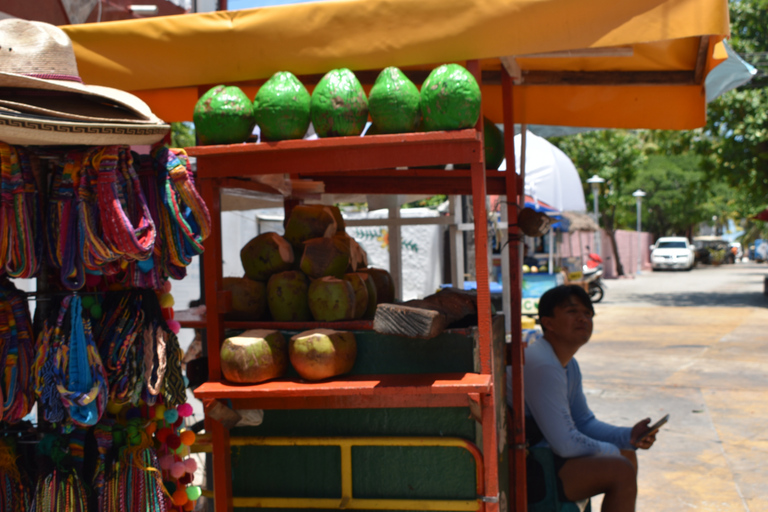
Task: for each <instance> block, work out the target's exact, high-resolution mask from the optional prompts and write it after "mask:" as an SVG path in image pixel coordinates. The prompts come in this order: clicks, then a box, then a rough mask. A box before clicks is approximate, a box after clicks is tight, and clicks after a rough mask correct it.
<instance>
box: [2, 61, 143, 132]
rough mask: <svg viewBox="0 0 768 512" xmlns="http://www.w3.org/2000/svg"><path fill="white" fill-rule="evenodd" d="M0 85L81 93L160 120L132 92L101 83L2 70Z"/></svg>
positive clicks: (141, 115) (140, 115)
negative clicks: (101, 84) (53, 78)
mask: <svg viewBox="0 0 768 512" xmlns="http://www.w3.org/2000/svg"><path fill="white" fill-rule="evenodd" d="M0 87H14V88H21V89H42V90H46V91H60V92H69V93H79V94H84V95H87V96H91V97H93V98H94V100H100V101H107V102H111V103H116V104H118V105H120V106H122V107H124V108H126V109H128V110H131V111H132V112H134V113H135V114H136V115H137V116H138V117H139V118H140V119H143V120H144V121H154V122H156V121H158V119H157V117H156V116H155V115H154V114H152V110H151V109H150V108H149V106H147V104H146V103H144V102H143V101H142V100H140V99H139V98H138V97H136V96H134V95H133V94H131V93H128V92H125V91H121V90H119V89H113V88H111V87H104V86H100V85H85V84H82V83H80V82H74V81H68V80H50V79H45V80H44V79H41V78H35V77H31V76H25V75H20V74H17V73H7V72H3V71H0Z"/></svg>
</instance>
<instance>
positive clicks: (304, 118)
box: [253, 71, 311, 141]
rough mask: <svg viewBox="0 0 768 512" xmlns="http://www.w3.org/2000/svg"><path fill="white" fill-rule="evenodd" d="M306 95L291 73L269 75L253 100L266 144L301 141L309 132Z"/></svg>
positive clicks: (309, 99)
mask: <svg viewBox="0 0 768 512" xmlns="http://www.w3.org/2000/svg"><path fill="white" fill-rule="evenodd" d="M310 101H311V98H310V96H309V92H308V91H307V88H306V87H304V85H303V84H302V83H301V82H299V79H298V78H296V76H295V75H294V74H293V73H290V72H288V71H279V72H277V73H275V74H274V75H272V77H271V78H270V79H269V80H267V81H266V82H265V83H264V85H262V86H261V88H260V89H259V92H258V93H256V97H255V98H254V100H253V108H254V115H255V117H256V123H257V124H258V125H259V129H260V130H261V137H262V139H264V140H267V141H276V140H288V139H301V138H302V137H304V134H305V133H307V128H309V108H310Z"/></svg>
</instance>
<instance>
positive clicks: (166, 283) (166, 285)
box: [163, 281, 171, 293]
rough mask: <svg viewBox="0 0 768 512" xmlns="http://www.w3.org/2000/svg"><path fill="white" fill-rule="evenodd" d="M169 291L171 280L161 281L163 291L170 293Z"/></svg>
mask: <svg viewBox="0 0 768 512" xmlns="http://www.w3.org/2000/svg"><path fill="white" fill-rule="evenodd" d="M170 291H171V282H170V281H166V282H164V283H163V293H170Z"/></svg>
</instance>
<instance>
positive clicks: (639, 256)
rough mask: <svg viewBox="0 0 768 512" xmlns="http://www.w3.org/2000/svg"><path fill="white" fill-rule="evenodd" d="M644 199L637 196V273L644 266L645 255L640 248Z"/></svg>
mask: <svg viewBox="0 0 768 512" xmlns="http://www.w3.org/2000/svg"><path fill="white" fill-rule="evenodd" d="M642 201H643V200H642V199H641V198H640V197H638V198H637V273H638V274H639V273H640V272H641V270H642V268H643V257H642V254H641V251H640V249H641V247H642V245H641V242H640V237H641V235H640V231H641V230H640V225H641V218H640V203H641V202H642Z"/></svg>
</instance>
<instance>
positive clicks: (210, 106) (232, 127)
mask: <svg viewBox="0 0 768 512" xmlns="http://www.w3.org/2000/svg"><path fill="white" fill-rule="evenodd" d="M192 120H193V121H194V122H195V133H196V135H197V140H198V143H199V144H200V145H203V146H207V145H211V144H238V143H240V142H245V141H246V140H248V137H249V136H250V135H251V133H252V132H253V128H254V126H256V118H255V117H254V115H253V103H251V100H250V99H248V96H246V95H245V93H244V92H243V91H242V90H241V89H240V88H239V87H236V86H226V85H217V86H216V87H213V88H211V89H209V90H208V92H206V93H205V94H203V96H202V97H201V98H200V99H199V100H198V101H197V104H196V105H195V111H194V113H193V114H192Z"/></svg>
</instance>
